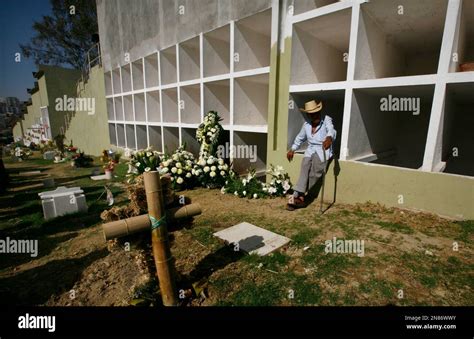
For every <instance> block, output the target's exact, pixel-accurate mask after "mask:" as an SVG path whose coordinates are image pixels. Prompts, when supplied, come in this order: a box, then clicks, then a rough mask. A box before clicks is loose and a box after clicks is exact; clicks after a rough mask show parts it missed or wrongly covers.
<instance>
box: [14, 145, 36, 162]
mask: <svg viewBox="0 0 474 339" xmlns="http://www.w3.org/2000/svg"><path fill="white" fill-rule="evenodd" d="M10 154H11V156H12V157H16V158H17V159H18V161H23V160H26V159H28V158H29V157H30V155H31V150H30V149H29V148H27V147H20V146H17V147H15V148H14V149H12V150H11V151H10Z"/></svg>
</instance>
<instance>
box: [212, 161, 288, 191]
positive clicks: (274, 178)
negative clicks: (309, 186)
mask: <svg viewBox="0 0 474 339" xmlns="http://www.w3.org/2000/svg"><path fill="white" fill-rule="evenodd" d="M267 173H268V174H270V175H271V181H270V183H269V184H267V183H264V182H261V181H260V180H258V179H257V177H256V172H255V170H254V169H250V170H249V173H248V174H247V176H245V177H238V176H237V175H236V174H234V173H233V172H231V174H230V175H229V179H228V180H227V181H226V184H225V186H224V187H223V188H222V189H221V192H222V193H230V194H234V195H235V196H239V197H241V198H243V197H246V198H249V199H258V198H266V197H278V196H284V195H285V194H286V193H287V192H288V191H289V190H290V189H291V182H290V179H289V176H288V174H287V173H286V172H285V170H284V169H283V167H281V166H276V167H275V166H273V165H270V169H269V170H268V171H267Z"/></svg>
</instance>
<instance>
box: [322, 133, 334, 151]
mask: <svg viewBox="0 0 474 339" xmlns="http://www.w3.org/2000/svg"><path fill="white" fill-rule="evenodd" d="M331 144H332V138H331V137H329V136H328V137H326V140H324V141H323V147H324V149H328V148H329V147H331Z"/></svg>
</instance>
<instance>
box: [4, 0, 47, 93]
mask: <svg viewBox="0 0 474 339" xmlns="http://www.w3.org/2000/svg"><path fill="white" fill-rule="evenodd" d="M49 14H51V5H50V3H49V0H0V97H7V96H14V97H18V98H19V99H20V100H27V99H28V98H29V94H28V93H27V92H26V89H27V88H31V87H33V84H34V81H35V79H34V78H33V75H32V72H33V71H35V70H36V66H35V64H34V61H33V60H32V59H26V58H24V57H23V56H22V58H21V62H20V63H17V62H15V53H17V52H20V46H19V44H21V43H23V44H25V43H27V42H29V40H30V38H31V37H32V36H33V35H34V31H33V29H32V26H33V23H34V22H35V21H40V20H41V17H42V16H43V15H49Z"/></svg>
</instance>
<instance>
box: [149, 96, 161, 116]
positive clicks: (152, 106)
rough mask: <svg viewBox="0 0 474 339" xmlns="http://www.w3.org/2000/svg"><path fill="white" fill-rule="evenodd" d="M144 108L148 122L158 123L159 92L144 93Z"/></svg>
mask: <svg viewBox="0 0 474 339" xmlns="http://www.w3.org/2000/svg"><path fill="white" fill-rule="evenodd" d="M146 106H147V114H148V121H149V122H160V121H161V117H160V92H159V91H152V92H147V93H146Z"/></svg>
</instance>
